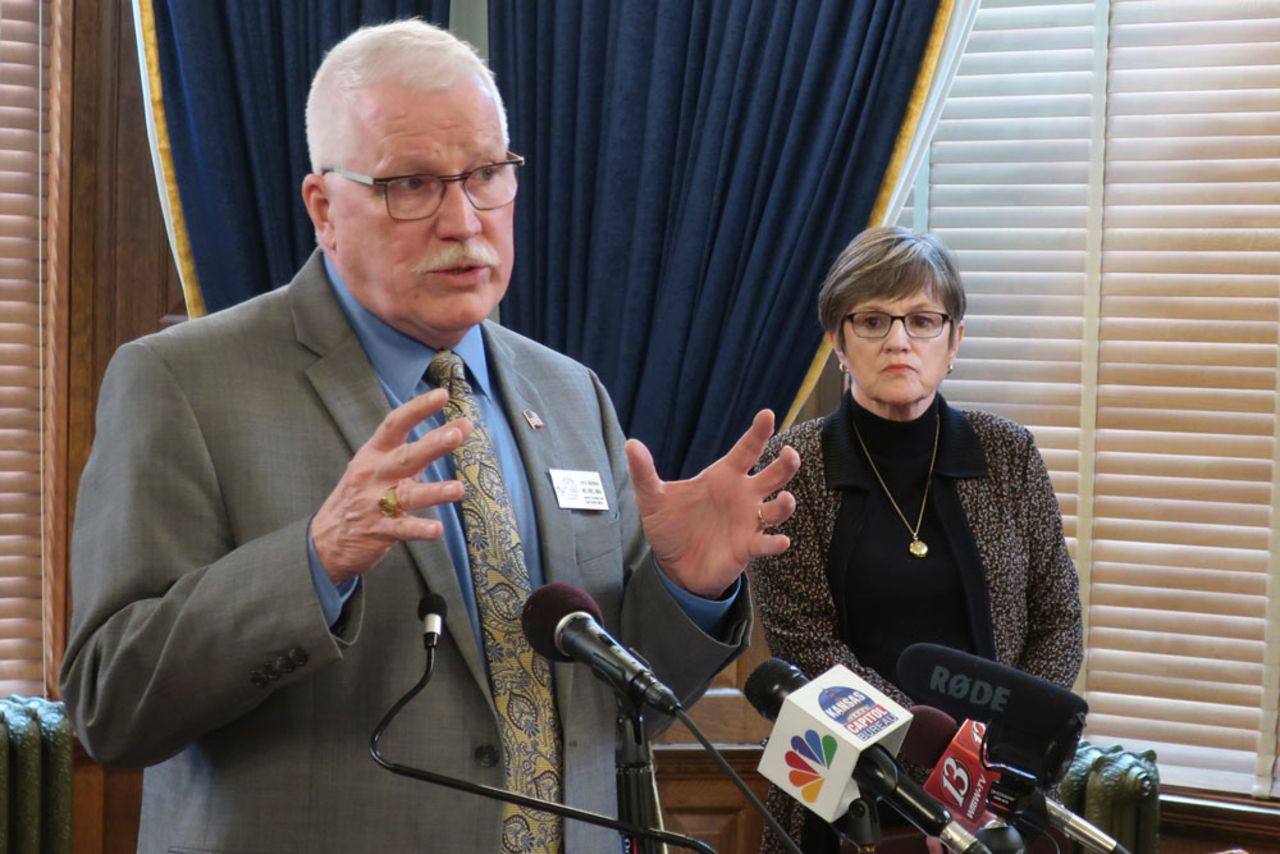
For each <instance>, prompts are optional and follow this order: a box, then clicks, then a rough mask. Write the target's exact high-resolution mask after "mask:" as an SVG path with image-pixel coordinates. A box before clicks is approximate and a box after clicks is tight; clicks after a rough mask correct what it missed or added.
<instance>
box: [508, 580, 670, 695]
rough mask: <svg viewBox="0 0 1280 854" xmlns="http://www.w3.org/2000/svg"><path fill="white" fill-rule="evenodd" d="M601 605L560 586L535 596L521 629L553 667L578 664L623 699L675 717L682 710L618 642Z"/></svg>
mask: <svg viewBox="0 0 1280 854" xmlns="http://www.w3.org/2000/svg"><path fill="white" fill-rule="evenodd" d="M603 622H604V618H603V617H602V616H601V615H600V608H599V607H598V606H597V605H596V603H595V600H594V599H592V598H591V596H590V595H589V594H588V593H587V592H586V591H584V590H582V589H581V588H578V587H574V586H573V585H572V584H565V583H563V582H555V583H552V584H547V585H545V586H543V587H539V588H538V589H537V590H535V591H533V595H531V596H530V597H529V598H528V600H527V601H526V602H525V603H524V609H523V610H522V611H521V612H520V625H521V626H522V627H523V628H524V636H525V637H526V638H528V640H529V644H530V646H532V647H533V649H534V652H537V653H538V654H539V655H542V656H543V657H545V658H548V659H551V660H552V661H577V662H580V663H582V664H585V665H587V666H588V667H590V668H591V670H592V672H593V673H595V674H596V676H598V677H600V678H601V679H603V680H604V681H605V682H608V683H609V684H610V685H612V686H613V690H614V691H615V692H617V693H618V695H619V696H621V697H624V698H626V699H627V700H629V701H631V702H633V703H639V704H648V705H650V706H653V707H655V708H657V709H659V710H661V711H663V712H666V713H667V714H669V715H674V714H675V713H676V712H677V711H679V710H680V709H681V708H682V706H681V705H680V700H679V698H678V697H676V695H675V692H674V691H672V690H671V689H670V688H668V687H667V686H666V685H664V684H662V682H661V681H660V680H659V679H658V677H656V676H654V675H653V670H652V669H650V667H649V665H647V664H645V663H644V662H643V661H641V660H640V659H639V658H637V657H636V656H635V655H634V654H633V653H631V652H630V651H628V650H627V649H626V648H625V647H623V646H622V644H620V643H618V642H617V641H616V640H614V639H613V636H612V635H610V634H609V632H608V631H606V630H605V628H604V626H602V625H601V623H603Z"/></svg>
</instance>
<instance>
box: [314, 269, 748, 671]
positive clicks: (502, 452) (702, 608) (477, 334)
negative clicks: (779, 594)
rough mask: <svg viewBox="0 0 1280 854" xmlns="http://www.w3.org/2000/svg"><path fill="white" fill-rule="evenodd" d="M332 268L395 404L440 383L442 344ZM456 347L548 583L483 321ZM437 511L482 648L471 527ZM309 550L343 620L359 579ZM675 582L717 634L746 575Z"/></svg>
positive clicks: (446, 475) (450, 512)
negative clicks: (723, 586) (710, 585)
mask: <svg viewBox="0 0 1280 854" xmlns="http://www.w3.org/2000/svg"><path fill="white" fill-rule="evenodd" d="M324 264H325V270H326V272H328V274H329V282H330V284H331V285H332V287H333V293H334V296H335V297H336V298H337V300H338V303H339V305H340V306H341V307H342V311H343V313H344V314H346V316H347V320H348V321H349V322H350V323H351V327H352V329H354V330H355V333H356V337H357V338H359V339H360V344H361V346H362V347H363V348H364V351H365V354H366V355H367V356H368V357H369V361H370V363H371V364H372V365H373V371H374V373H375V374H376V375H377V377H378V382H379V384H381V386H382V391H383V393H384V394H385V395H386V397H387V403H388V404H389V405H390V406H391V408H392V409H395V408H396V407H397V406H400V405H401V404H404V403H406V402H408V401H409V400H412V399H413V398H415V397H417V396H418V395H421V394H425V393H426V392H428V391H430V390H431V389H433V388H435V386H433V385H431V384H430V383H428V382H427V380H426V372H427V366H428V365H429V364H431V359H432V357H434V356H435V354H436V352H437V351H435V350H433V349H432V348H430V347H428V346H426V345H425V344H423V343H421V342H420V341H417V340H415V339H413V338H410V337H409V336H408V335H405V334H404V333H402V332H400V331H399V330H398V329H395V328H394V327H392V326H390V325H388V324H387V323H386V322H385V321H383V320H382V319H381V318H379V317H378V316H376V315H375V314H373V313H372V312H371V311H369V310H368V309H366V308H365V307H364V306H363V305H361V304H360V302H359V301H358V300H357V299H356V298H355V297H354V296H353V295H352V293H351V291H350V290H348V289H347V287H346V285H345V284H344V283H343V282H342V279H341V278H340V277H339V276H338V273H337V271H336V270H335V269H334V268H333V266H332V265H331V264H330V263H329V259H328V258H325V261H324ZM453 351H454V352H455V353H457V354H458V356H459V357H461V359H462V361H463V362H464V363H465V364H466V367H467V374H468V380H469V382H470V383H471V388H472V391H473V392H474V394H475V397H476V400H477V403H478V404H479V406H480V412H481V415H482V417H483V418H484V421H485V427H486V429H487V430H488V431H489V437H490V438H491V439H492V440H493V444H494V448H495V450H496V451H497V454H498V461H499V463H500V464H501V466H502V476H503V478H504V479H505V480H506V482H507V492H508V493H510V497H511V503H512V507H513V509H514V510H515V514H516V525H517V527H518V529H519V531H520V539H521V542H522V543H523V545H524V558H525V565H526V567H527V568H528V571H529V583H530V585H531V586H532V587H533V588H534V589H537V588H538V587H540V586H542V584H543V583H544V581H545V578H546V576H545V574H544V573H543V568H542V552H541V549H540V548H539V544H540V540H539V537H538V524H537V515H536V514H535V512H534V507H533V496H532V493H531V492H530V490H529V479H528V476H527V475H526V473H525V469H524V464H523V462H522V461H521V458H520V453H519V449H518V447H517V446H516V441H515V436H514V435H513V434H512V432H511V422H510V421H508V420H507V416H506V413H505V412H504V411H503V408H502V406H501V404H500V401H499V399H498V391H497V389H496V388H495V387H494V385H493V382H492V379H491V377H490V376H489V365H488V361H487V359H486V354H485V350H484V338H483V336H482V334H481V331H480V327H479V326H475V327H472V328H471V330H470V331H468V332H467V334H466V335H465V336H463V338H462V340H461V341H460V342H459V343H458V346H456V347H454V348H453ZM444 421H445V418H444V413H443V412H440V413H437V414H436V415H434V416H432V417H431V418H428V419H426V420H425V421H422V422H421V423H419V424H418V425H416V426H415V427H414V428H413V430H412V431H410V434H409V441H413V440H416V439H419V438H421V437H422V436H424V435H426V434H427V433H428V432H430V431H431V430H434V429H435V428H436V427H439V426H441V425H443V424H444ZM453 477H454V473H453V459H452V456H451V455H446V456H444V457H441V458H440V459H438V460H436V461H435V462H433V463H432V464H431V465H430V466H428V467H427V469H426V470H425V471H424V472H423V479H424V480H428V481H441V480H452V479H453ZM435 509H436V513H437V514H438V515H439V518H440V521H441V523H442V525H443V527H444V540H445V545H446V546H447V548H448V549H449V556H450V558H452V560H453V566H454V571H455V572H456V573H457V576H458V584H459V585H460V586H461V588H462V594H463V599H464V600H465V601H466V603H467V612H468V614H469V615H470V617H471V626H472V630H473V631H474V632H475V637H476V643H477V645H478V646H479V647H480V649H481V651H483V650H484V644H483V642H482V639H481V637H480V619H479V614H478V612H477V610H476V602H475V595H474V592H473V591H474V587H473V585H472V582H471V566H470V560H469V559H468V557H467V542H466V534H465V532H464V530H463V527H462V520H461V519H460V518H459V515H458V511H457V506H456V505H455V504H452V503H450V504H441V505H437V506H436V508H435ZM307 548H308V555H309V557H310V561H311V574H312V579H313V581H314V582H315V587H316V592H317V594H318V595H319V597H320V606H321V608H322V609H323V611H324V615H325V619H326V620H328V622H329V625H333V624H334V623H335V622H337V619H338V617H339V616H340V615H341V613H342V606H343V604H344V603H345V602H346V600H347V599H348V598H349V597H350V596H351V594H352V592H354V591H355V586H356V584H357V583H358V581H359V579H352V580H350V581H347V582H344V583H343V584H341V585H337V586H335V585H334V584H333V582H332V581H330V579H329V577H328V575H327V574H326V573H325V570H324V566H323V565H322V564H321V563H320V559H319V556H318V555H317V554H316V551H315V545H314V543H313V542H312V541H311V535H310V532H309V531H308V535H307ZM658 575H659V577H660V578H661V579H662V581H663V583H664V584H665V585H666V587H667V589H668V590H670V591H671V594H672V596H673V597H674V598H675V600H676V602H677V603H678V604H679V605H680V607H681V608H682V609H683V610H684V611H685V613H686V614H688V615H689V618H690V619H692V620H693V621H694V622H695V623H696V624H697V625H698V626H699V628H701V629H702V630H703V631H705V632H707V633H708V634H713V635H714V634H716V633H717V632H718V631H719V629H720V628H721V624H722V623H723V621H724V617H725V616H726V615H727V614H728V613H729V609H730V608H731V607H732V605H733V602H734V600H735V599H736V598H737V596H738V592H739V589H740V586H741V581H735V582H734V587H733V588H732V589H731V590H730V591H729V592H728V593H727V595H725V596H724V597H723V598H721V599H714V600H712V599H705V598H703V597H701V596H696V595H694V594H692V593H690V592H688V591H687V590H685V589H684V588H682V587H679V586H678V585H676V584H675V583H674V582H672V581H671V580H670V579H668V578H667V577H666V575H665V574H664V573H662V572H659V573H658Z"/></svg>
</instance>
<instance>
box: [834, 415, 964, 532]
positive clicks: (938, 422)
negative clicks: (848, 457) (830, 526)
mask: <svg viewBox="0 0 1280 854" xmlns="http://www.w3.org/2000/svg"><path fill="white" fill-rule="evenodd" d="M933 418H934V421H933V455H932V456H930V457H929V473H928V474H927V475H926V476H925V480H924V497H923V498H921V499H920V515H919V516H917V517H916V526H915V527H914V528H912V527H911V523H910V522H908V521H907V516H906V514H905V513H903V512H902V508H901V507H899V506H898V502H896V501H894V500H893V493H892V492H890V491H889V486H888V484H886V483H885V482H884V478H882V477H881V476H880V470H879V469H878V468H876V461H875V460H873V459H871V452H870V451H868V450H867V443H866V442H864V441H862V433H860V432H859V431H858V422H857V421H854V420H853V419H852V418H850V419H849V420H850V421H852V422H853V435H855V436H857V437H858V444H859V445H861V446H862V453H864V454H866V455H867V462H868V463H870V464H871V473H872V474H874V475H875V476H876V480H878V481H880V488H881V489H883V490H884V494H885V496H886V497H887V498H888V499H889V503H890V504H892V505H893V509H894V511H895V512H896V513H897V514H898V518H899V519H901V520H902V524H904V525H906V526H907V530H908V531H910V532H911V545H910V546H908V547H907V551H909V552H911V555H912V557H924V556H925V555H927V554H928V553H929V546H927V545H926V544H925V541H924V540H922V539H920V525H921V524H922V523H923V522H924V506H925V504H926V503H927V502H928V501H929V485H930V484H931V483H933V464H934V463H935V462H937V460H938V436H939V434H941V433H942V416H941V415H940V414H939V413H937V412H935V413H934V416H933Z"/></svg>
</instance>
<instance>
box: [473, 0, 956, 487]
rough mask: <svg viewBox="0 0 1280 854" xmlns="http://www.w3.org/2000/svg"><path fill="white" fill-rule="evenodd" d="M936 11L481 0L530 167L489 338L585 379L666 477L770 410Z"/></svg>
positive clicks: (894, 124) (798, 357) (876, 182)
mask: <svg viewBox="0 0 1280 854" xmlns="http://www.w3.org/2000/svg"><path fill="white" fill-rule="evenodd" d="M937 5H938V4H937V0H794V2H777V0H594V2H554V3H531V2H527V0H490V2H489V27H490V56H491V64H492V66H493V68H494V70H495V72H496V74H497V79H498V85H499V86H500V87H501V89H502V94H503V98H504V99H505V100H506V103H507V109H508V112H509V113H510V118H511V122H510V124H511V134H512V142H511V147H512V149H513V150H515V151H517V152H519V153H521V154H523V155H525V156H526V157H528V159H529V166H528V167H526V168H525V169H524V170H522V172H521V187H520V198H519V200H518V201H517V203H516V258H517V260H516V265H515V276H514V278H513V281H512V287H511V291H510V293H509V295H508V297H507V299H506V301H505V302H504V303H503V309H502V320H503V323H504V324H506V325H508V326H511V327H512V328H514V329H517V330H518V331H520V332H523V333H524V334H526V335H529V336H530V337H533V338H535V339H537V340H539V341H541V342H543V343H545V344H547V345H549V346H551V347H553V348H555V349H557V350H560V351H562V352H564V353H567V354H569V355H571V356H573V357H575V358H577V359H579V360H580V361H582V362H584V363H586V364H587V365H589V366H591V367H592V368H594V369H595V370H596V372H597V373H599V374H600V376H601V379H602V380H603V381H604V383H605V385H606V386H607V387H608V388H609V390H610V393H611V394H612V395H613V398H614V401H615V403H616V405H617V408H618V411H619V414H620V416H621V418H622V421H623V425H624V428H625V429H626V431H627V433H628V435H631V436H636V437H638V438H640V439H642V440H644V441H645V442H646V444H648V445H649V447H650V448H651V449H653V451H654V455H655V457H656V458H657V461H658V469H659V472H660V473H662V474H663V476H664V477H671V476H675V475H677V474H681V475H688V474H691V473H693V472H696V471H698V470H699V469H701V468H702V467H703V466H704V465H706V464H707V463H708V462H710V461H711V460H713V459H715V458H716V457H717V456H719V455H720V454H721V453H723V452H724V451H725V450H726V449H727V448H728V446H729V444H730V443H731V442H732V441H733V440H734V439H735V438H736V437H737V436H738V435H739V434H740V433H741V432H742V431H743V430H744V429H746V426H747V424H748V423H749V422H750V419H751V416H752V414H753V413H754V412H755V411H756V410H757V409H759V408H761V407H764V406H768V407H771V408H773V409H774V410H775V412H778V413H779V415H780V416H781V413H784V412H785V411H786V409H787V407H788V405H789V404H790V402H791V399H792V397H793V395H794V394H795V392H796V389H797V388H799V386H800V384H801V381H802V379H803V377H804V374H805V371H806V369H807V367H808V365H809V362H810V361H811V360H812V358H813V354H814V353H815V352H816V350H817V346H818V343H819V342H820V341H821V337H822V331H821V328H820V326H819V324H818V321H817V310H816V301H817V299H816V298H817V293H818V290H819V288H820V286H821V283H822V279H823V276H824V275H825V273H826V270H827V268H828V267H829V266H830V263H831V261H832V260H833V259H834V258H835V256H836V254H837V253H838V252H839V250H840V249H841V248H842V247H843V246H844V245H845V244H846V243H847V242H848V241H849V240H850V239H851V238H852V237H853V236H854V235H855V234H856V233H857V232H859V231H860V230H862V229H863V228H865V227H866V226H867V225H868V217H869V215H870V212H871V208H872V205H873V203H874V201H875V197H876V194H877V192H878V190H879V188H880V184H881V181H882V178H883V175H884V172H885V169H886V166H887V164H888V163H889V160H890V157H891V154H892V150H893V145H894V142H895V139H896V137H897V135H898V130H899V127H900V125H901V123H902V118H903V116H904V113H905V110H906V105H907V102H908V99H909V97H910V94H911V91H912V87H913V86H914V84H915V80H916V76H917V73H918V71H919V67H920V63H921V58H922V56H923V54H924V49H925V46H926V43H927V41H928V38H929V33H930V30H931V28H932V26H933V21H934V16H935V14H936V11H937Z"/></svg>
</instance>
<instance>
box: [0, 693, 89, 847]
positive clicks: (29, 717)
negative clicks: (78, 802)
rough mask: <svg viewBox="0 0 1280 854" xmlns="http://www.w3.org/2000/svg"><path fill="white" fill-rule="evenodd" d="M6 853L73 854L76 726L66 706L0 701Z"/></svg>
mask: <svg viewBox="0 0 1280 854" xmlns="http://www.w3.org/2000/svg"><path fill="white" fill-rule="evenodd" d="M0 728H3V730H4V732H3V734H0V735H2V736H3V737H0V851H5V852H10V854H71V744H72V735H71V722H70V721H69V720H67V716H66V710H65V708H64V707H63V705H62V703H55V702H51V701H49V700H45V699H43V698H41V697H19V696H16V695H15V696H11V697H9V698H8V699H7V700H0Z"/></svg>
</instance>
